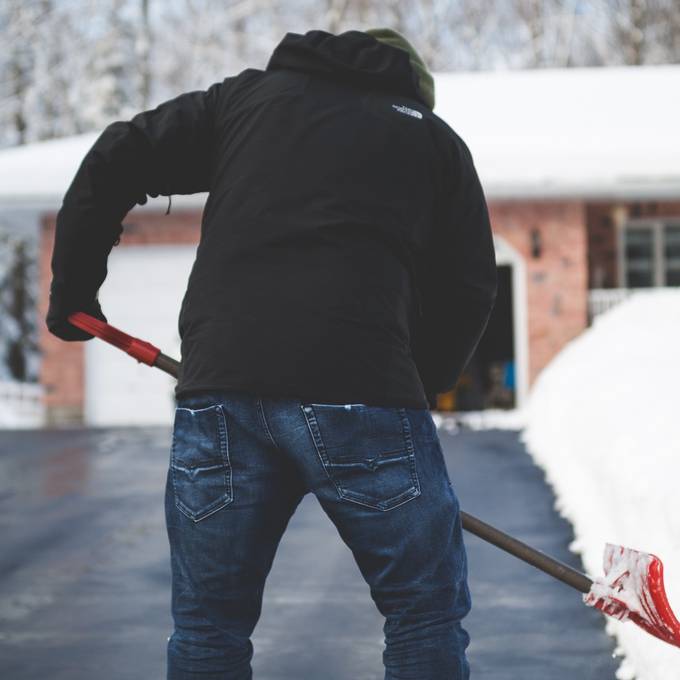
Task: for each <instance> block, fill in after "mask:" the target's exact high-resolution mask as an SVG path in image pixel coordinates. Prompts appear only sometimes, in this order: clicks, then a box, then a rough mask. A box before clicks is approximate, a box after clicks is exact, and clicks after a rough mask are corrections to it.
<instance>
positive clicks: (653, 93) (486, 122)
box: [0, 66, 680, 208]
mask: <svg viewBox="0 0 680 680" xmlns="http://www.w3.org/2000/svg"><path fill="white" fill-rule="evenodd" d="M435 87H436V96H437V106H436V108H435V113H437V114H438V115H439V116H440V117H441V118H443V119H444V120H445V121H446V122H447V123H448V124H449V125H450V126H451V127H452V128H453V129H454V130H455V131H456V132H457V133H458V134H460V135H461V137H462V138H463V139H464V140H465V142H466V143H467V145H468V146H469V147H470V150H471V152H472V155H473V157H474V159H475V164H476V166H477V170H478V172H479V175H480V178H481V180H482V184H483V186H484V189H485V191H486V194H487V197H488V198H491V199H493V198H506V197H507V198H550V197H562V196H571V197H583V198H615V197H621V198H631V199H633V198H636V199H644V198H664V197H669V198H670V197H672V198H680V126H679V125H678V111H680V66H643V67H640V66H637V67H614V68H578V69H541V70H531V71H492V72H471V73H437V74H435ZM97 135H98V133H88V134H84V135H78V136H74V137H68V138H64V139H58V140H51V141H47V142H39V143H35V144H30V145H26V146H22V147H15V148H10V149H4V150H2V151H0V207H3V208H11V207H17V206H19V205H22V206H30V207H32V208H43V207H44V208H48V207H52V208H54V207H58V205H60V203H61V199H62V197H63V195H64V193H65V191H66V189H67V188H68V186H69V184H70V182H71V180H72V179H73V175H74V174H75V172H76V170H77V168H78V166H79V164H80V161H81V160H82V158H83V156H84V155H85V153H86V152H87V150H88V149H89V148H90V146H91V145H92V143H93V142H94V140H95V139H96V138H97ZM204 200H205V195H196V196H193V197H179V196H178V197H173V205H175V204H176V203H178V204H179V205H180V206H181V205H199V204H201V205H202V203H203V201H204ZM161 205H163V206H165V205H166V201H165V200H163V199H162V198H158V199H155V200H150V201H149V203H148V204H147V206H146V207H156V208H160V206H161Z"/></svg>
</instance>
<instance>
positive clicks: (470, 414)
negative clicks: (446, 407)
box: [432, 409, 526, 432]
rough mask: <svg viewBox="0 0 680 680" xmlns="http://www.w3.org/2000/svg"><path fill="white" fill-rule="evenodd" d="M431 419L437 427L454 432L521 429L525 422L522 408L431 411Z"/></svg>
mask: <svg viewBox="0 0 680 680" xmlns="http://www.w3.org/2000/svg"><path fill="white" fill-rule="evenodd" d="M432 420H433V421H434V423H435V425H436V426H437V428H438V429H442V430H446V431H447V432H456V431H458V430H459V429H461V428H465V429H469V430H491V429H499V430H521V429H522V428H523V427H524V426H525V424H526V413H525V411H524V410H523V409H486V410H484V411H458V412H456V413H455V415H450V414H448V413H446V412H433V413H432Z"/></svg>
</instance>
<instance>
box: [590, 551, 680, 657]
mask: <svg viewBox="0 0 680 680" xmlns="http://www.w3.org/2000/svg"><path fill="white" fill-rule="evenodd" d="M603 562H604V573H605V576H604V578H596V579H595V580H594V581H593V585H592V587H591V589H590V592H588V593H586V594H585V595H584V596H583V601H584V602H585V603H586V604H587V605H589V606H591V607H595V608H596V609H599V610H600V611H602V612H604V613H605V614H609V616H613V617H614V618H616V619H619V620H620V621H626V620H630V621H633V623H636V624H637V625H638V626H640V628H643V629H644V630H646V631H647V632H648V633H651V634H652V635H654V636H655V637H658V638H659V639H660V640H663V641H664V642H668V643H669V644H671V645H675V646H676V647H680V621H678V620H677V619H676V618H675V615H674V614H673V611H672V609H671V605H670V604H669V602H668V598H667V597H666V590H665V589H664V584H663V564H662V563H661V560H660V559H659V558H658V557H657V556H656V555H652V554H650V553H645V552H639V551H638V550H633V549H631V548H624V547H623V546H620V545H612V544H611V543H607V545H606V547H605V551H604V560H603Z"/></svg>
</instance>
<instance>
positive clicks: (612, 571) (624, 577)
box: [68, 312, 680, 647]
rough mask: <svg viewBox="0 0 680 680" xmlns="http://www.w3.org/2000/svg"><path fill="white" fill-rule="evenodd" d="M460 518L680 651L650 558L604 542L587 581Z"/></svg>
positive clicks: (158, 360)
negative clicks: (598, 567)
mask: <svg viewBox="0 0 680 680" xmlns="http://www.w3.org/2000/svg"><path fill="white" fill-rule="evenodd" d="M68 320H69V322H70V323H72V324H73V325H74V326H77V327H78V328H80V329H82V330H84V331H87V332H88V333H90V334H91V335H94V336H96V337H98V338H101V339H102V340H105V341H106V342H108V343H110V344H112V345H114V346H115V347H118V348H119V349H122V350H123V351H124V352H127V353H128V354H129V355H130V356H132V357H134V358H135V359H137V361H139V362H141V363H145V364H147V365H149V366H155V367H156V368H160V369H161V370H162V371H165V372H166V373H169V374H170V375H172V376H173V377H175V378H177V377H178V376H179V369H180V363H179V362H178V361H176V360H175V359H172V358H171V357H169V356H166V355H165V354H163V353H162V352H161V351H160V349H158V348H157V347H154V345H152V344H151V343H149V342H146V341H144V340H140V339H138V338H134V337H132V336H131V335H128V334H127V333H124V332H123V331H121V330H119V329H117V328H115V327H113V326H111V325H110V324H108V323H106V322H104V321H101V320H100V319H97V318H95V317H93V316H90V315H89V314H85V313H84V312H75V313H74V314H71V315H70V316H69V317H68ZM461 518H462V522H463V527H464V528H465V529H466V530H467V531H469V532H471V533H473V534H475V535H476V536H478V537H480V538H482V539H483V540H485V541H488V542H489V543H492V544H493V545H495V546H497V547H499V548H501V549H502V550H505V551H506V552H508V553H510V554H511V555H514V556H515V557H518V558H519V559H521V560H524V561H525V562H527V563H528V564H531V565H532V566H534V567H536V568H538V569H540V570H541V571H544V572H545V573H547V574H549V575H551V576H553V577H554V578H556V579H558V580H560V581H562V582H563V583H566V584H567V585H569V586H571V587H572V588H575V589H576V590H578V591H580V592H581V593H583V596H582V597H583V601H584V602H585V603H586V604H587V605H589V606H591V607H595V608H596V609H599V610H600V611H601V612H603V613H604V614H607V615H609V616H612V617H614V618H616V619H619V620H621V621H626V620H630V621H632V622H633V623H635V624H637V625H638V626H640V628H642V629H644V630H646V631H647V632H648V633H650V634H651V635H654V636H655V637H657V638H659V639H660V640H663V641H664V642H667V643H668V644H671V645H675V646H676V647H680V622H679V621H678V619H677V618H676V617H675V615H674V614H673V611H672V609H671V606H670V603H669V602H668V598H667V596H666V591H665V588H664V583H663V565H662V563H661V560H660V559H659V558H658V557H657V556H656V555H652V554H651V553H645V552H640V551H638V550H633V549H632V548H624V547H623V546H619V545H612V544H610V543H608V544H607V545H606V547H605V551H604V559H603V563H604V574H605V575H604V577H601V578H596V579H595V580H594V581H593V580H591V579H590V578H588V577H587V576H586V575H585V574H582V573H581V572H579V571H577V570H576V569H573V568H572V567H570V566H568V565H566V564H564V563H562V562H560V561H558V560H555V559H553V558H552V557H549V556H548V555H545V554H544V553H542V552H541V551H540V550H536V549H535V548H532V547H531V546H529V545H527V544H526V543H522V542H521V541H519V540H517V539H516V538H513V537H512V536H509V535H508V534H505V533H503V532H502V531H499V530H498V529H496V528H494V527H492V526H490V525H489V524H486V523H484V522H482V521H481V520H479V519H477V518H476V517H473V516H472V515H468V514H467V513H466V512H461Z"/></svg>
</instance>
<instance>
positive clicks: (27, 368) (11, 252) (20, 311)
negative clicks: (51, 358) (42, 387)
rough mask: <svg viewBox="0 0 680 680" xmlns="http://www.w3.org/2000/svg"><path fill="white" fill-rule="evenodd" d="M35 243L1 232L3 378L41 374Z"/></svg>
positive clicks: (30, 378)
mask: <svg viewBox="0 0 680 680" xmlns="http://www.w3.org/2000/svg"><path fill="white" fill-rule="evenodd" d="M37 278H38V274H37V265H36V253H35V242H34V241H32V240H29V239H27V238H22V237H17V236H13V235H11V234H9V233H7V232H0V379H9V380H17V381H22V382H27V381H28V382H32V381H35V380H37V374H38V361H39V356H38V339H37V324H36V321H37V311H36V290H35V288H36V286H35V282H36V281H37Z"/></svg>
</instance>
